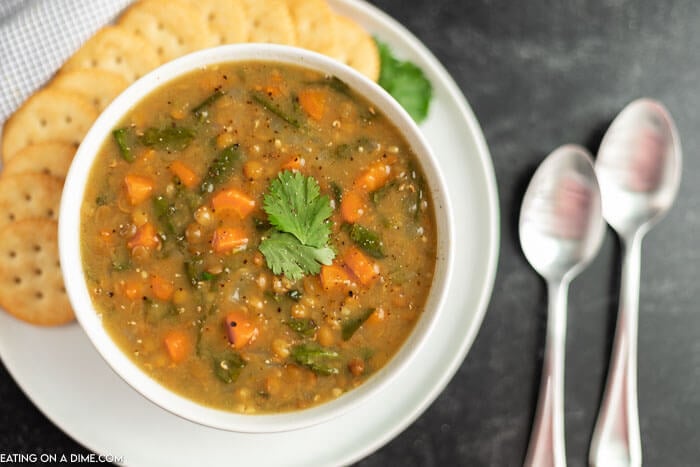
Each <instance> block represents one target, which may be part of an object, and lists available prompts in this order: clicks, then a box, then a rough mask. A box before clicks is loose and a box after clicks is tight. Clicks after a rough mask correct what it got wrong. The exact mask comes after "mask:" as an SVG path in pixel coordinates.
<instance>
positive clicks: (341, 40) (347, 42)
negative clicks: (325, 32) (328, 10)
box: [333, 15, 380, 81]
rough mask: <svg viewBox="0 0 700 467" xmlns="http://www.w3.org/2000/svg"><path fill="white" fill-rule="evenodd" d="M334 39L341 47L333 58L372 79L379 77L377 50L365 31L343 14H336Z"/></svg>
mask: <svg viewBox="0 0 700 467" xmlns="http://www.w3.org/2000/svg"><path fill="white" fill-rule="evenodd" d="M334 31H335V39H336V41H337V43H338V44H340V45H341V47H339V48H338V51H337V52H336V55H333V58H335V59H337V60H339V61H341V62H343V63H345V64H346V65H349V66H351V67H353V68H354V69H356V70H357V71H359V72H360V73H362V74H363V75H365V76H367V77H368V78H369V79H371V80H373V81H377V80H378V79H379V68H380V62H379V50H377V44H376V43H375V42H374V39H372V36H370V35H369V33H368V32H367V31H365V30H364V29H362V27H361V26H360V25H359V24H357V23H355V22H354V21H352V20H351V19H349V18H346V17H345V16H340V15H336V17H335V24H334Z"/></svg>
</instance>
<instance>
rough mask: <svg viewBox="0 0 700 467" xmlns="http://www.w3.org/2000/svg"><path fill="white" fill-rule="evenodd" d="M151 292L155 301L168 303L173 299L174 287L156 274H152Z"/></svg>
mask: <svg viewBox="0 0 700 467" xmlns="http://www.w3.org/2000/svg"><path fill="white" fill-rule="evenodd" d="M151 290H153V295H154V296H155V297H156V298H157V299H159V300H164V301H168V300H170V299H171V298H172V297H173V292H175V286H174V285H173V283H172V282H170V281H168V280H167V279H165V278H163V277H161V276H159V275H157V274H153V275H152V276H151Z"/></svg>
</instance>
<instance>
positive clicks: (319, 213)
mask: <svg viewBox="0 0 700 467" xmlns="http://www.w3.org/2000/svg"><path fill="white" fill-rule="evenodd" d="M263 209H264V210H265V212H266V213H267V215H268V219H269V221H270V224H272V226H273V227H274V228H273V229H272V231H271V232H270V233H269V234H268V236H267V237H266V238H265V239H264V240H263V241H262V242H260V246H259V249H260V251H261V252H262V254H263V255H264V256H265V260H266V261H267V266H268V267H269V268H270V269H272V272H273V273H275V274H284V275H285V276H287V277H288V278H289V279H291V280H298V279H300V278H302V277H303V276H304V275H306V274H318V272H319V271H320V270H321V265H322V264H326V265H327V264H331V262H332V261H333V258H334V257H335V252H334V251H333V250H332V249H331V248H330V247H328V237H329V236H330V232H331V229H330V226H329V225H328V222H327V220H328V218H329V217H330V215H331V214H332V213H333V209H332V208H331V204H330V200H329V198H328V196H325V195H324V196H321V189H320V188H319V186H318V182H316V180H315V179H314V178H313V177H305V176H303V175H302V174H300V173H298V172H297V173H294V172H290V171H285V172H282V173H280V174H279V176H278V177H277V178H276V179H274V180H273V181H272V183H270V188H269V190H268V193H267V194H266V195H265V199H264V203H263Z"/></svg>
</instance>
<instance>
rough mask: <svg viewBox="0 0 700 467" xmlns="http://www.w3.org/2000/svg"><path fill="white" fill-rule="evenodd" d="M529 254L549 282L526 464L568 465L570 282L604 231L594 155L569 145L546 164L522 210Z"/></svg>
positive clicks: (523, 237)
mask: <svg viewBox="0 0 700 467" xmlns="http://www.w3.org/2000/svg"><path fill="white" fill-rule="evenodd" d="M519 231H520V243H521V245H522V248H523V252H524V254H525V257H526V258H527V259H528V261H529V262H530V264H532V266H533V267H534V268H535V270H536V271H537V272H538V273H539V274H540V275H541V276H542V277H544V279H545V280H546V282H547V290H548V295H549V297H548V318H547V341H546V344H545V356H544V362H543V368H542V383H541V386H540V394H539V402H538V403H537V414H536V415H535V423H534V426H533V430H532V436H531V438H530V445H529V447H528V453H527V458H526V460H525V465H526V466H537V467H547V466H557V467H563V466H564V465H566V454H565V449H564V354H565V350H566V349H565V341H566V313H567V311H566V308H567V291H568V287H569V282H570V281H571V279H573V278H574V277H575V276H576V275H577V274H578V273H579V272H581V270H582V269H583V268H584V267H585V266H586V265H587V264H588V263H589V262H590V261H591V260H592V259H593V258H594V257H595V255H596V253H597V252H598V249H599V248H600V244H601V242H602V240H603V234H604V232H605V223H604V222H603V218H602V214H601V198H600V190H599V188H598V182H597V180H596V175H595V171H594V169H593V162H592V160H591V156H590V154H589V153H588V151H586V150H585V149H583V148H582V147H579V146H575V145H566V146H562V147H560V148H558V149H556V150H555V151H554V152H552V154H550V155H549V156H547V158H546V159H545V160H544V162H542V164H541V165H540V167H539V168H538V169H537V171H536V172H535V175H534V176H533V177H532V180H531V182H530V185H529V186H528V189H527V192H526V193H525V197H524V199H523V205H522V209H521V211H520V224H519Z"/></svg>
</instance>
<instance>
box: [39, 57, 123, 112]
mask: <svg viewBox="0 0 700 467" xmlns="http://www.w3.org/2000/svg"><path fill="white" fill-rule="evenodd" d="M128 85H129V82H128V81H127V80H126V78H124V77H123V76H122V75H120V74H118V73H116V72H114V71H109V70H101V69H99V68H80V69H77V70H70V71H66V72H65V73H59V74H58V75H57V76H56V77H55V78H54V79H53V80H52V81H51V82H50V83H49V86H50V87H53V88H56V89H60V90H63V91H70V92H74V93H76V94H80V95H81V96H83V97H84V98H86V99H87V100H88V101H90V102H91V103H92V105H93V106H94V107H95V109H96V110H97V111H98V112H102V111H103V110H104V109H105V107H107V105H109V103H110V102H112V100H114V98H115V97H117V96H118V95H119V93H120V92H122V91H123V90H124V89H126V87H127V86H128Z"/></svg>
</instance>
